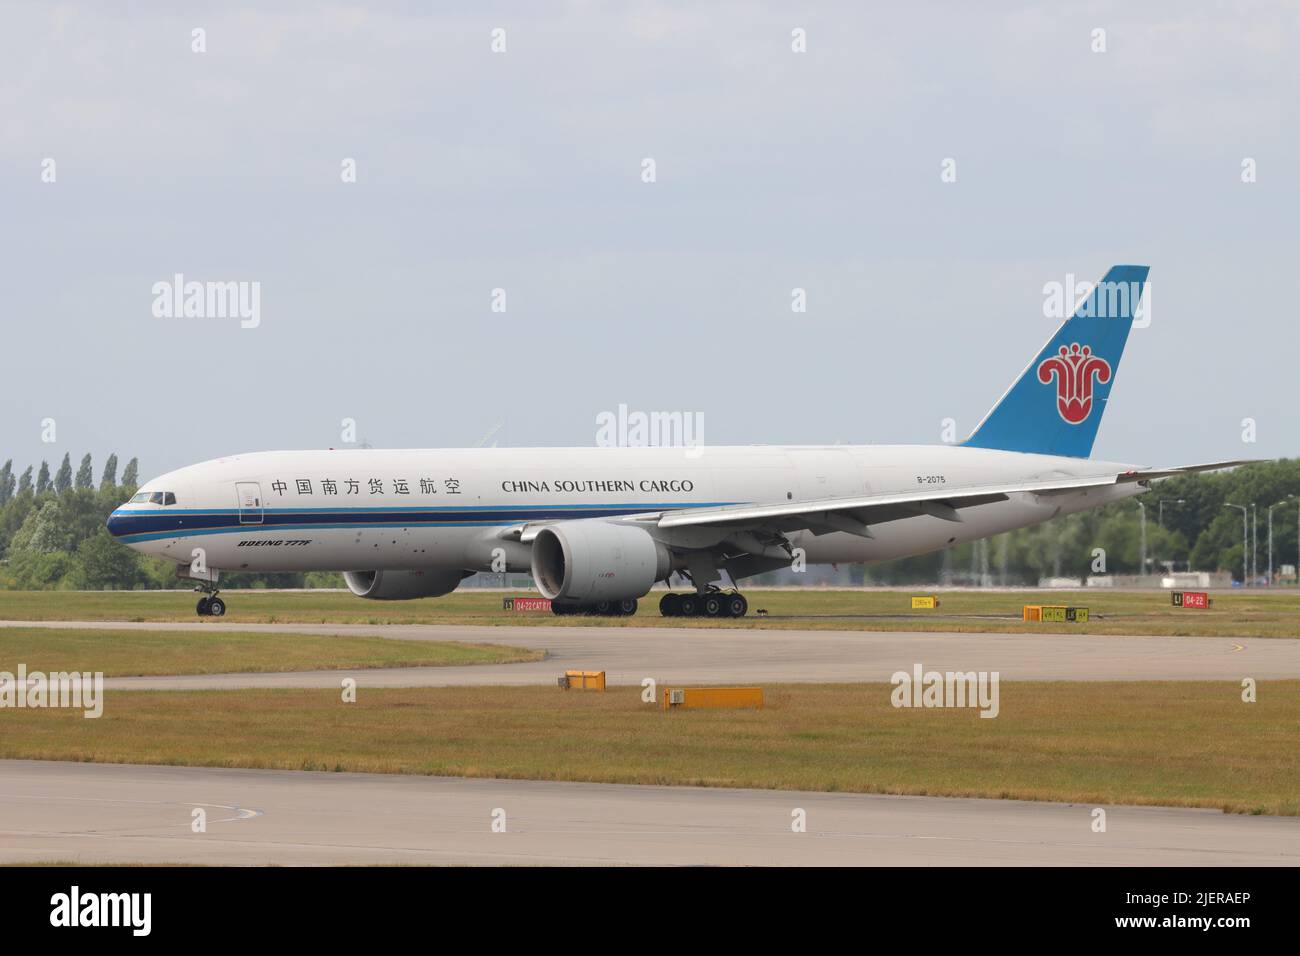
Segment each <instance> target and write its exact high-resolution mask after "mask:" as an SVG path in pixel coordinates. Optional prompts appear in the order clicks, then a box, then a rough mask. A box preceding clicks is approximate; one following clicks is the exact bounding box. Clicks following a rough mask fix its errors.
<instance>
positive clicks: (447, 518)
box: [108, 502, 730, 542]
mask: <svg viewBox="0 0 1300 956" xmlns="http://www.w3.org/2000/svg"><path fill="white" fill-rule="evenodd" d="M728 503H730V502H692V503H689V504H683V503H680V502H678V503H673V504H617V505H545V506H539V505H532V506H525V505H519V506H514V505H507V506H492V507H474V506H466V507H444V508H436V509H435V508H392V507H379V508H356V509H350V508H318V509H306V508H290V509H278V508H266V509H264V510H263V511H262V513H261V520H260V521H258V520H257V514H258V513H257V512H256V511H251V512H247V513H245V514H244V516H243V520H241V517H240V512H239V511H238V510H236V509H213V510H210V511H197V510H195V511H190V510H184V511H177V510H174V509H166V510H164V509H162V508H157V509H118V510H117V511H114V512H113V513H112V515H110V516H109V519H108V530H109V532H110V533H112V534H113V535H114V536H115V537H117V538H120V539H121V540H123V541H128V542H134V541H154V540H158V539H161V538H183V537H190V536H193V535H207V534H230V533H238V532H255V531H313V530H327V529H328V530H339V529H353V528H358V529H360V528H395V527H400V528H409V527H413V526H418V527H430V526H432V527H439V528H470V527H491V526H497V525H512V524H522V523H523V522H526V521H545V520H553V519H557V518H563V519H566V520H577V519H579V518H614V517H618V516H620V515H627V514H638V513H641V512H647V511H663V510H669V509H671V510H678V509H682V508H716V507H721V506H723V505H725V504H728Z"/></svg>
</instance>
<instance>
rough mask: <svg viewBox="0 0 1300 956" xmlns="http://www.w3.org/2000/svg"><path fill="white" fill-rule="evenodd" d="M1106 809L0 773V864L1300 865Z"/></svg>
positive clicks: (120, 773)
mask: <svg viewBox="0 0 1300 956" xmlns="http://www.w3.org/2000/svg"><path fill="white" fill-rule="evenodd" d="M196 807H202V808H204V809H205V812H206V813H207V832H206V833H193V832H191V820H192V817H191V813H192V811H193V810H194V809H195V808H196ZM796 808H799V809H802V810H804V811H805V812H806V814H807V832H804V833H795V832H793V831H792V829H791V822H792V819H793V817H792V813H793V812H794V810H795V809H796ZM1105 809H1106V814H1107V817H1106V832H1105V833H1094V832H1093V831H1092V821H1093V816H1092V811H1093V807H1091V806H1088V805H1081V804H1080V805H1068V804H1059V803H1027V802H1019V801H1009V800H958V799H944V798H939V797H892V796H865V795H857V794H826V793H800V792H779V791H761V790H721V789H703V788H689V787H642V786H617V785H605V784H580V783H543V782H532V781H504V780H466V779H456V778H444V777H409V776H387V775H375V774H338V773H305V772H290V771H261V770H226V769H211V768H185V767H143V766H141V767H136V766H122V765H116V764H74V763H56V762H45V761H23V760H4V761H0V862H15V861H33V860H47V861H48V860H65V861H80V862H140V863H161V862H175V863H199V864H202V863H208V864H252V865H258V864H273V863H274V864H304V865H310V864H347V863H368V864H384V863H402V864H548V865H549V864H587V865H614V864H668V865H672V864H697V865H711V864H720V865H763V864H768V865H805V864H808V865H812V864H818V865H979V866H997V865H1033V866H1051V865H1106V864H1110V865H1128V864H1144V865H1153V866H1166V865H1167V866H1185V865H1186V866H1190V865H1196V866H1207V865H1208V866H1218V865H1223V866H1227V865H1251V866H1254V865H1291V866H1295V865H1297V864H1300V819H1295V818H1287V817H1251V816H1232V815H1227V814H1223V813H1219V812H1217V811H1212V810H1178V809H1165V808H1157V807H1108V808H1105ZM498 810H500V811H504V820H505V826H506V832H504V833H494V832H492V822H493V813H494V811H498Z"/></svg>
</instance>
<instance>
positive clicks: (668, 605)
mask: <svg viewBox="0 0 1300 956" xmlns="http://www.w3.org/2000/svg"><path fill="white" fill-rule="evenodd" d="M659 613H660V614H662V615H663V616H664V617H681V616H682V596H681V595H680V594H675V593H674V592H672V591H669V592H668V593H667V594H665V595H664V596H663V597H661V598H660V599H659Z"/></svg>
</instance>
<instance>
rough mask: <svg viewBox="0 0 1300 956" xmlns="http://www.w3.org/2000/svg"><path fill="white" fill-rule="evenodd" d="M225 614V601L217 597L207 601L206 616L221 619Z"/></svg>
mask: <svg viewBox="0 0 1300 956" xmlns="http://www.w3.org/2000/svg"><path fill="white" fill-rule="evenodd" d="M225 613H226V602H225V601H223V600H221V598H219V597H214V598H210V599H209V600H208V614H210V615H211V616H212V617H221V616H222V615H223V614H225Z"/></svg>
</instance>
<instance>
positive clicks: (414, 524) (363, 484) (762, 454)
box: [109, 445, 1146, 571]
mask: <svg viewBox="0 0 1300 956" xmlns="http://www.w3.org/2000/svg"><path fill="white" fill-rule="evenodd" d="M1128 467H1129V466H1126V465H1122V464H1114V463H1108V462H1101V461H1092V460H1089V459H1078V458H1057V457H1051V456H1043V455H1030V454H1021V453H1017V452H1005V451H995V450H988V449H980V448H969V447H962V446H948V445H939V446H924V445H875V446H872V445H867V446H847V445H833V446H795V447H781V446H739V447H701V448H680V447H679V448H554V449H549V448H528V449H524V448H489V449H445V450H444V449H429V450H422V449H413V450H395V451H384V450H369V449H366V450H352V449H349V450H328V451H278V452H259V453H255V454H246V455H232V456H230V457H227V458H218V459H215V460H212V461H208V462H203V463H201V464H197V465H191V466H189V467H186V468H181V469H179V470H177V471H173V472H169V473H168V474H165V475H162V476H161V477H158V478H155V479H153V480H152V481H149V482H148V483H147V484H145V485H144V486H142V488H141V489H140V492H141V494H140V495H137V496H136V499H133V500H132V501H131V502H128V503H127V504H124V505H123V506H122V507H121V508H119V509H118V510H117V511H115V512H114V513H113V516H112V518H110V520H109V528H110V530H111V531H112V532H113V534H115V535H117V536H118V537H120V538H121V539H122V540H123V541H125V542H126V543H128V544H130V545H131V546H132V547H134V548H137V549H138V550H140V551H144V552H146V553H150V554H156V555H160V556H162V557H166V558H169V559H172V560H174V561H176V562H177V563H178V564H191V562H192V561H193V559H194V556H195V555H194V552H195V549H202V557H203V560H204V561H205V562H206V565H207V566H208V567H210V568H213V569H218V570H221V571H243V570H247V571H309V570H321V571H371V570H390V569H393V570H396V569H418V568H459V569H465V570H502V567H501V558H502V556H504V558H505V569H507V570H520V571H522V570H527V568H528V566H529V565H528V553H529V546H528V545H527V544H522V543H520V542H518V541H514V540H509V541H507V540H504V539H503V536H502V532H503V531H504V530H505V529H507V528H510V527H514V526H518V525H520V524H522V523H525V522H539V521H542V522H549V521H562V520H566V519H576V518H591V517H603V516H608V517H614V516H620V515H627V514H635V513H638V512H657V511H668V510H678V509H685V508H692V507H703V506H718V505H725V504H740V503H773V502H783V501H793V502H798V501H807V500H811V499H822V498H831V497H845V496H860V495H864V494H872V495H876V494H887V493H890V492H911V491H929V490H939V489H945V488H946V489H952V490H953V491H954V492H955V491H957V490H959V489H961V488H963V487H971V486H987V485H994V484H998V483H1011V482H1018V481H1037V480H1043V481H1051V480H1054V479H1064V478H1084V477H1090V476H1096V475H1107V474H1118V473H1120V472H1123V471H1125V470H1126V469H1127V468H1128ZM1145 490H1146V489H1145V488H1144V487H1141V486H1139V485H1137V484H1123V485H1115V486H1107V487H1101V488H1093V489H1090V490H1086V491H1074V492H1069V493H1061V494H1029V493H1023V494H1012V495H1011V496H1010V498H1009V500H1006V501H999V502H996V503H992V504H985V505H979V506H976V507H971V508H966V509H963V510H962V512H961V519H962V520H960V521H956V522H954V521H948V520H943V519H942V518H939V517H930V516H921V517H914V518H910V519H908V520H903V521H892V522H885V523H882V524H879V525H874V526H873V527H872V532H873V535H874V536H873V537H870V538H864V537H860V536H857V535H852V534H845V533H842V532H834V533H826V534H820V535H815V534H812V533H811V532H807V531H801V532H795V533H794V534H793V535H791V543H792V544H794V545H795V546H796V547H799V548H802V549H803V551H804V554H805V555H806V558H807V561H808V562H810V563H829V562H876V561H885V560H890V559H893V558H898V557H903V556H906V555H913V554H921V553H924V552H928V551H933V550H936V549H940V548H944V547H947V546H948V545H949V544H955V543H959V542H963V541H971V540H974V539H977V538H983V537H987V536H989V535H994V534H998V533H1001V532H1004V531H1009V530H1012V529H1014V528H1020V527H1024V526H1027V525H1032V524H1036V523H1039V522H1042V521H1046V520H1049V519H1051V518H1054V517H1056V516H1057V515H1060V514H1070V513H1073V512H1077V511H1082V510H1084V509H1086V508H1090V507H1094V506H1097V505H1102V504H1106V503H1108V502H1111V501H1116V500H1119V499H1122V498H1127V497H1129V496H1131V495H1134V494H1140V493H1141V492H1143V491H1145ZM154 492H163V493H171V494H173V495H174V496H175V503H174V504H162V503H150V502H149V501H147V500H144V501H139V500H137V499H139V498H140V497H141V496H142V495H143V496H145V497H146V498H147V496H148V494H149V493H154ZM167 500H170V499H167ZM694 533H695V534H696V535H697V538H698V540H692V541H685V540H682V541H678V542H675V543H677V544H681V545H682V546H685V547H708V546H709V545H710V544H711V543H712V542H710V541H708V540H707V536H708V534H709V533H710V532H709V531H708V530H707V529H702V530H701V531H699V532H694ZM701 535H702V536H703V537H699V536H701ZM494 557H495V558H496V559H497V561H496V563H495V564H494Z"/></svg>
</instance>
